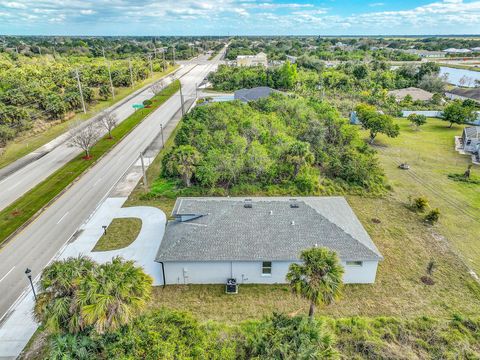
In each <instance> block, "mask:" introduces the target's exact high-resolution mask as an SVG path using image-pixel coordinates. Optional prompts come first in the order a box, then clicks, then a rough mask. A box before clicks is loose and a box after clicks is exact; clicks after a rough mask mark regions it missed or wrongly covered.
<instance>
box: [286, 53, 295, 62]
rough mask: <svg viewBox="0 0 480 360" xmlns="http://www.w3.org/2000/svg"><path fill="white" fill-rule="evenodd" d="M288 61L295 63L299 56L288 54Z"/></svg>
mask: <svg viewBox="0 0 480 360" xmlns="http://www.w3.org/2000/svg"><path fill="white" fill-rule="evenodd" d="M286 57H287V61H290V64H295V63H296V62H297V57H296V56H292V55H286Z"/></svg>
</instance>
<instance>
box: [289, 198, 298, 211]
mask: <svg viewBox="0 0 480 360" xmlns="http://www.w3.org/2000/svg"><path fill="white" fill-rule="evenodd" d="M290 207H291V208H292V209H297V208H298V207H299V206H298V202H297V199H290Z"/></svg>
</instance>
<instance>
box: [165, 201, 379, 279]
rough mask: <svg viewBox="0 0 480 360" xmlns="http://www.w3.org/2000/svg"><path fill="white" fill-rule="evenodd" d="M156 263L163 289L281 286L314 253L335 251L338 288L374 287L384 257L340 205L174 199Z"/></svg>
mask: <svg viewBox="0 0 480 360" xmlns="http://www.w3.org/2000/svg"><path fill="white" fill-rule="evenodd" d="M172 216H173V217H174V218H175V220H172V221H169V222H168V223H167V226H166V229H165V233H164V236H163V240H162V243H161V245H160V247H159V249H158V253H157V257H156V261H157V262H159V263H160V264H161V266H162V270H163V272H164V281H165V284H222V283H225V282H226V281H227V279H230V278H234V279H236V280H237V282H238V283H254V284H273V283H286V282H287V281H286V274H287V272H288V268H289V266H290V264H292V263H295V262H299V261H300V260H299V259H300V258H299V257H300V253H301V252H302V251H303V250H305V249H310V248H313V247H316V246H318V247H327V248H329V249H331V250H334V251H335V252H336V253H337V254H338V256H339V258H340V261H341V263H342V265H343V266H344V268H345V274H344V278H343V280H344V282H345V283H359V284H371V283H374V282H375V276H376V272H377V265H378V262H379V261H381V260H382V259H383V257H382V255H381V254H380V252H379V251H378V249H377V248H376V246H375V244H374V243H373V242H372V240H371V238H370V236H369V235H368V233H367V232H366V231H365V229H364V228H363V226H362V224H361V223H360V221H359V220H358V218H357V217H356V215H355V213H354V212H353V211H352V209H351V208H350V206H349V205H348V203H347V201H346V200H345V198H343V197H302V198H298V199H290V198H288V197H271V198H268V197H258V198H251V199H244V198H230V197H210V198H178V199H177V201H176V203H175V207H174V209H173V212H172Z"/></svg>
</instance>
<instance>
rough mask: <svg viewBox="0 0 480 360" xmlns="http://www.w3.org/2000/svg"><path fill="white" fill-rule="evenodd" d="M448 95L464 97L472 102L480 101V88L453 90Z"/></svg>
mask: <svg viewBox="0 0 480 360" xmlns="http://www.w3.org/2000/svg"><path fill="white" fill-rule="evenodd" d="M446 93H447V94H448V93H450V94H454V95H458V96H463V97H466V98H469V99H472V100H476V101H480V88H458V87H457V88H453V89H451V90H448V91H446Z"/></svg>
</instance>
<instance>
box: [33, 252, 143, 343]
mask: <svg viewBox="0 0 480 360" xmlns="http://www.w3.org/2000/svg"><path fill="white" fill-rule="evenodd" d="M151 286H152V279H151V277H150V276H148V275H147V274H145V273H144V272H143V270H142V269H141V268H139V267H136V266H135V265H134V263H133V261H123V260H122V259H120V258H114V259H112V262H108V263H105V264H101V265H99V264H97V263H95V262H94V261H92V260H90V259H89V258H87V257H83V256H80V257H78V258H69V259H66V260H61V261H55V262H53V263H52V264H51V265H50V266H48V267H46V268H45V270H44V271H43V273H42V277H41V280H40V294H39V296H38V300H37V303H36V304H35V316H36V318H37V320H38V321H40V322H41V323H43V324H44V325H45V327H46V328H47V329H48V330H50V331H51V332H53V333H59V332H67V333H71V334H78V333H81V332H85V331H87V330H90V329H94V330H95V331H96V332H97V333H100V334H101V333H104V332H107V331H113V330H116V329H118V328H119V327H120V326H123V325H126V324H127V323H128V322H129V321H130V320H131V319H132V318H133V317H134V316H136V315H138V314H139V313H140V312H141V310H143V308H144V307H145V305H146V303H147V302H148V301H149V300H150V292H151Z"/></svg>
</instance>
